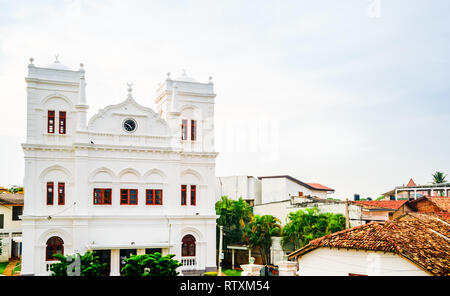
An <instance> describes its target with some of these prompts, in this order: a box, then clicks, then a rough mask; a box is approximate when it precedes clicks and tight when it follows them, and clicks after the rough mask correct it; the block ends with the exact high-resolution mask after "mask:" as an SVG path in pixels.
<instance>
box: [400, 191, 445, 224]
mask: <svg viewBox="0 0 450 296" xmlns="http://www.w3.org/2000/svg"><path fill="white" fill-rule="evenodd" d="M411 212H418V213H434V214H436V215H438V216H440V217H441V218H442V219H444V220H450V197H431V196H423V197H421V198H418V199H415V200H410V201H407V202H406V203H404V204H403V205H402V206H401V207H400V208H399V209H398V210H397V211H396V212H395V213H394V214H393V217H394V218H396V217H399V216H401V215H403V214H405V213H411Z"/></svg>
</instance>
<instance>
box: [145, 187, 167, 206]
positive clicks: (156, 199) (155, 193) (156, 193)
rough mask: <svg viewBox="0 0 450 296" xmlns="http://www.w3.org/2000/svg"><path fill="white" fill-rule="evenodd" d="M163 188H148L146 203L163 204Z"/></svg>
mask: <svg viewBox="0 0 450 296" xmlns="http://www.w3.org/2000/svg"><path fill="white" fill-rule="evenodd" d="M162 196H163V194H162V190H161V189H147V190H146V204H148V205H162Z"/></svg>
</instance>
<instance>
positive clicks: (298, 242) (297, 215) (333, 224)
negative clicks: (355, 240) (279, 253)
mask: <svg viewBox="0 0 450 296" xmlns="http://www.w3.org/2000/svg"><path fill="white" fill-rule="evenodd" d="M343 229H345V217H344V216H343V215H341V214H333V213H319V210H318V209H317V208H316V207H315V208H312V209H305V210H298V211H297V212H292V213H290V214H289V215H288V223H287V224H286V225H285V226H284V227H283V231H282V235H281V236H282V239H281V244H282V246H283V248H284V249H285V250H288V251H294V250H297V249H299V248H301V247H303V246H305V245H307V244H308V243H309V242H310V241H311V240H313V239H316V238H319V237H322V236H324V235H327V234H330V233H333V232H336V231H340V230H343Z"/></svg>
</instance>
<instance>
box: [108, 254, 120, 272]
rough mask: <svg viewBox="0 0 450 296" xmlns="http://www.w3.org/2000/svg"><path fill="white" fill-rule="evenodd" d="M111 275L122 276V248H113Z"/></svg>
mask: <svg viewBox="0 0 450 296" xmlns="http://www.w3.org/2000/svg"><path fill="white" fill-rule="evenodd" d="M110 266H111V273H110V274H109V275H110V276H120V250H117V249H116V250H111V264H110Z"/></svg>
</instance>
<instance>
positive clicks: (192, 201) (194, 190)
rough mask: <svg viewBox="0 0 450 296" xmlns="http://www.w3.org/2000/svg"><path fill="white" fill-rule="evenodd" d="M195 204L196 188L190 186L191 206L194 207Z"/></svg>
mask: <svg viewBox="0 0 450 296" xmlns="http://www.w3.org/2000/svg"><path fill="white" fill-rule="evenodd" d="M196 202H197V186H195V185H191V206H195V205H196Z"/></svg>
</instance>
